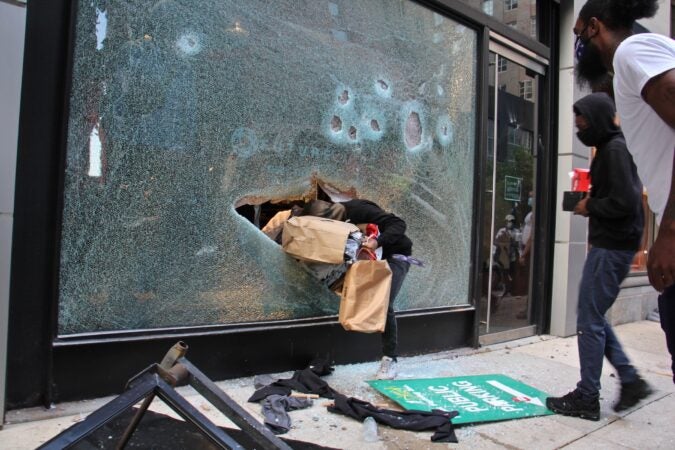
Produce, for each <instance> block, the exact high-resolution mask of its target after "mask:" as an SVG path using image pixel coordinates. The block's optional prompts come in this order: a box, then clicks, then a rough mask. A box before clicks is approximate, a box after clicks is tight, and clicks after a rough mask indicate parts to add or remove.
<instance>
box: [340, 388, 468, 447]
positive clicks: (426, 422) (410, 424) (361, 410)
mask: <svg viewBox="0 0 675 450" xmlns="http://www.w3.org/2000/svg"><path fill="white" fill-rule="evenodd" d="M334 394H335V402H334V406H328V407H327V409H328V411H330V412H332V413H336V414H342V415H345V416H349V417H351V418H354V419H356V420H358V421H363V420H364V419H365V418H366V417H372V418H373V419H375V421H376V422H378V423H381V424H383V425H387V426H389V427H392V428H398V429H400V430H410V431H425V430H435V431H436V432H435V433H434V435H433V436H431V440H432V441H434V442H454V443H457V436H456V435H455V429H454V427H453V425H452V418H453V417H456V416H457V415H458V412H457V411H451V412H447V411H440V410H433V411H431V412H428V411H414V410H410V411H396V410H393V409H382V408H378V407H376V406H374V405H372V404H370V403H368V402H366V401H363V400H359V399H357V398H353V397H349V398H348V397H346V396H344V395H342V394H340V393H339V392H335V393H334Z"/></svg>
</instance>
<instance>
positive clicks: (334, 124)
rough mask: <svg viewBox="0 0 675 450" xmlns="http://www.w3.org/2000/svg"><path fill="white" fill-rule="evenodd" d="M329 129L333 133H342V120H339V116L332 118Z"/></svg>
mask: <svg viewBox="0 0 675 450" xmlns="http://www.w3.org/2000/svg"><path fill="white" fill-rule="evenodd" d="M330 129H331V130H333V132H334V133H339V132H340V131H342V119H340V117H339V116H333V118H332V119H331V120H330Z"/></svg>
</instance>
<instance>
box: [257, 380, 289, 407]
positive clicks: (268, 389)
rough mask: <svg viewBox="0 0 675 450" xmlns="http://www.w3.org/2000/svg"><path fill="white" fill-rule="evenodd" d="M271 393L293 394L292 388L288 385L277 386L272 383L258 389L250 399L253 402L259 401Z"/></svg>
mask: <svg viewBox="0 0 675 450" xmlns="http://www.w3.org/2000/svg"><path fill="white" fill-rule="evenodd" d="M270 395H291V388H289V387H286V386H275V385H274V383H272V384H271V385H269V386H265V387H262V388H260V389H258V390H256V391H255V392H254V393H253V395H251V397H250V398H249V399H248V401H249V402H251V403H258V402H259V401H260V400H264V399H265V398H266V397H269V396H270Z"/></svg>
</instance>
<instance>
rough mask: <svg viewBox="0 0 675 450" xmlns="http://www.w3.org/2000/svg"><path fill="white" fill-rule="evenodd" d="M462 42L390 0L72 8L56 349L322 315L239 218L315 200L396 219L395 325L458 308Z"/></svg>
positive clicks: (467, 143) (465, 207) (298, 279)
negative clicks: (95, 340)
mask: <svg viewBox="0 0 675 450" xmlns="http://www.w3.org/2000/svg"><path fill="white" fill-rule="evenodd" d="M476 40H477V37H476V32H475V31H473V30H471V29H468V28H466V27H464V26H462V25H460V24H459V23H457V22H455V21H453V20H452V19H449V18H446V17H443V16H440V15H438V14H435V13H433V12H432V11H430V10H428V9H425V8H423V7H421V6H419V5H417V4H415V3H413V2H409V1H402V0H380V1H376V0H350V1H340V0H333V1H321V0H311V1H298V0H276V1H273V2H272V1H265V0H247V1H245V2H244V1H225V0H219V1H208V2H207V1H194V0H143V1H135V2H127V1H121V0H119V1H115V0H110V1H103V0H94V1H92V0H82V1H80V2H79V5H78V8H77V26H76V30H75V48H74V68H73V82H72V92H71V96H70V118H69V128H68V146H67V163H66V174H65V190H64V196H65V198H64V210H63V228H62V242H61V257H60V263H61V270H60V290H59V294H60V297H59V333H60V334H74V333H86V332H96V331H107V330H128V329H146V328H161V327H176V326H196V325H211V324H233V323H246V322H260V321H274V320H285V319H297V318H308V317H320V316H326V315H332V314H336V312H337V309H338V304H339V300H338V297H337V296H336V295H335V294H333V293H331V292H330V291H329V290H328V289H327V288H326V287H324V286H323V285H322V284H320V283H319V282H317V281H316V280H315V279H313V278H312V277H311V276H310V275H309V274H308V273H307V272H306V271H305V270H303V268H302V267H301V266H300V265H299V264H297V263H296V261H295V260H293V259H292V258H290V257H288V256H287V255H286V254H284V253H283V251H282V249H281V247H280V246H279V245H277V244H276V243H275V242H273V241H272V240H271V239H269V238H268V237H267V236H266V235H264V234H263V233H261V231H260V230H259V229H258V227H257V226H256V225H255V224H254V222H255V221H251V220H249V219H247V218H246V217H243V216H242V215H240V214H238V213H237V209H240V210H241V209H242V208H250V209H251V210H252V211H254V212H255V211H256V208H257V206H256V205H261V204H263V203H266V204H273V203H274V202H279V201H291V200H297V199H301V198H304V197H306V196H307V194H308V192H310V191H311V189H312V188H313V186H316V185H317V184H320V185H321V186H324V187H327V186H330V187H331V189H333V190H334V191H335V192H343V193H350V194H351V195H356V196H358V197H360V198H367V199H370V200H373V201H375V202H377V203H378V204H380V206H382V207H383V208H385V209H387V210H389V211H392V212H394V213H395V214H397V215H399V216H400V217H402V218H403V219H404V220H405V221H406V222H407V223H408V231H407V234H408V235H409V236H410V237H411V239H412V240H413V242H414V247H413V253H414V256H416V257H418V258H420V259H422V260H424V261H425V262H426V263H427V264H426V267H425V268H416V267H413V268H412V269H411V270H410V273H409V275H408V278H407V280H406V282H405V284H404V289H403V291H402V292H401V294H400V295H399V298H398V300H397V308H398V309H400V310H403V309H416V308H429V307H440V306H448V305H458V304H466V303H468V286H469V278H470V277H469V267H470V248H471V242H470V241H471V239H470V237H471V220H472V210H471V206H472V195H473V178H474V153H475V152H474V151H475V148H474V142H475V128H476V126H475V118H476V103H475V97H476V52H477V49H476ZM262 225H264V224H258V226H262Z"/></svg>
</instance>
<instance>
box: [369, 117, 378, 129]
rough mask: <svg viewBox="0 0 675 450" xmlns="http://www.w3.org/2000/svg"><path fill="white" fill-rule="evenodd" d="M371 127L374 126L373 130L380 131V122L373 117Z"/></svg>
mask: <svg viewBox="0 0 675 450" xmlns="http://www.w3.org/2000/svg"><path fill="white" fill-rule="evenodd" d="M370 128H372V129H373V131H380V123H379V122H378V121H377V120H375V119H373V120H371V121H370Z"/></svg>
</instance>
